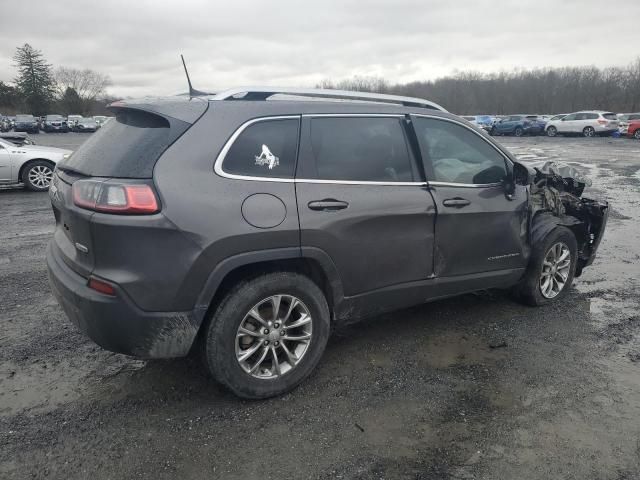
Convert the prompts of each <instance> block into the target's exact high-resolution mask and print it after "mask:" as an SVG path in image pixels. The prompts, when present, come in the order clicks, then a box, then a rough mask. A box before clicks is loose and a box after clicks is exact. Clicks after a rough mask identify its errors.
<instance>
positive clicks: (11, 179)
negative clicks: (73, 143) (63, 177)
mask: <svg viewBox="0 0 640 480" xmlns="http://www.w3.org/2000/svg"><path fill="white" fill-rule="evenodd" d="M71 153H73V152H72V151H71V150H64V149H62V148H53V147H45V146H42V145H22V146H20V147H19V146H17V145H14V144H13V143H10V142H7V141H5V140H1V139H0V185H12V184H19V183H24V185H25V187H27V188H28V189H29V190H33V191H36V192H41V191H44V190H47V189H48V188H49V184H50V183H51V179H52V178H53V170H54V168H55V166H56V163H58V162H59V161H61V160H63V159H65V158H68V157H69V156H70V155H71Z"/></svg>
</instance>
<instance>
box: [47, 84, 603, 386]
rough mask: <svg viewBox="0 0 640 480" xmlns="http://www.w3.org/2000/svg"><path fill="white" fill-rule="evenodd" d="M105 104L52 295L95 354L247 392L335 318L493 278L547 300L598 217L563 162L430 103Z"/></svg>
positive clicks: (55, 251)
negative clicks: (198, 359) (183, 364)
mask: <svg viewBox="0 0 640 480" xmlns="http://www.w3.org/2000/svg"><path fill="white" fill-rule="evenodd" d="M282 94H285V95H282ZM110 109H111V111H112V112H113V113H114V114H115V119H114V120H112V121H111V122H108V123H106V124H105V125H104V126H103V128H101V129H100V131H99V132H98V133H96V134H95V135H94V136H92V138H90V139H89V140H87V141H86V142H85V143H84V144H83V145H82V146H81V147H80V148H79V149H78V150H77V151H76V152H75V153H74V154H73V155H71V157H70V158H68V159H66V160H64V161H62V162H60V163H58V165H57V168H56V171H55V175H54V179H53V181H52V185H51V188H50V193H49V195H50V198H51V203H52V206H53V212H54V215H55V219H56V229H55V234H54V237H53V239H52V241H51V242H50V244H49V247H48V250H47V264H48V270H49V275H50V280H51V284H52V287H53V291H54V293H55V295H56V297H57V299H58V301H59V302H60V304H61V305H62V307H63V309H64V311H65V312H66V314H67V315H68V317H69V318H70V319H71V320H72V321H73V322H74V323H75V324H76V325H77V326H78V327H79V328H80V329H81V330H82V331H84V332H85V333H86V334H87V335H88V336H89V337H91V338H92V339H93V340H94V341H95V342H96V343H98V344H99V345H101V346H102V347H104V348H106V349H109V350H112V351H115V352H121V353H125V354H129V355H135V356H139V357H147V358H150V357H155V358H158V357H165V358H166V357H178V356H185V355H187V354H189V353H190V352H192V351H198V352H200V354H201V355H202V357H203V359H204V362H205V364H206V366H207V367H208V369H209V370H210V372H211V374H212V375H213V377H214V378H215V379H217V380H218V381H220V382H221V383H223V384H224V385H226V386H227V387H228V388H229V389H230V390H232V391H233V392H235V393H236V394H237V395H239V396H242V397H246V398H265V397H269V396H274V395H278V394H281V393H283V392H286V391H289V390H291V389H292V388H294V387H295V386H296V385H298V384H299V383H300V382H301V381H302V380H303V379H305V378H306V377H307V376H308V375H309V374H310V373H311V371H312V370H313V369H314V367H315V366H316V365H317V363H318V361H319V360H320V357H321V355H322V353H323V351H324V349H325V345H326V343H327V339H328V337H329V333H330V331H331V328H332V326H333V325H335V324H338V323H340V322H346V321H353V320H356V319H360V318H363V317H366V316H371V315H374V314H378V313H381V312H386V311H390V310H394V309H399V308H404V307H408V306H411V305H416V304H420V303H424V302H427V301H430V300H434V299H437V298H443V297H448V296H452V295H457V294H461V293H465V292H471V291H475V290H481V289H487V288H510V289H512V290H513V291H514V292H515V293H516V295H517V297H518V298H519V299H521V300H522V301H524V302H526V303H528V304H532V305H541V304H544V303H548V302H551V301H557V300H558V299H559V298H561V297H562V296H563V295H564V294H565V293H566V291H567V289H568V287H569V286H570V285H571V282H572V280H573V278H574V276H578V275H580V273H581V272H582V269H583V268H584V267H585V266H587V265H589V264H590V263H591V262H592V261H593V258H594V256H595V253H596V249H597V247H598V244H599V242H600V239H601V238H602V234H603V232H604V228H605V224H606V220H607V212H608V206H607V205H606V204H605V203H599V202H596V201H594V200H589V199H585V198H581V194H582V190H583V189H584V187H585V185H586V183H587V182H586V181H585V180H584V179H582V178H581V177H580V176H579V175H576V174H575V172H572V171H571V170H570V169H567V168H566V167H562V166H558V165H555V164H547V165H539V166H537V167H535V168H532V167H527V166H524V165H522V164H520V163H518V162H517V161H516V160H515V159H514V158H513V156H512V155H511V154H510V153H509V152H508V151H506V150H505V149H504V148H503V147H502V146H501V145H500V144H498V143H497V142H495V141H494V140H493V139H492V138H490V137H489V136H488V135H487V134H486V133H484V132H483V131H482V130H480V129H479V128H476V127H474V126H472V125H470V124H469V123H468V122H466V121H464V120H462V119H460V118H459V117H456V116H454V115H451V114H449V113H447V112H446V111H444V109H443V108H442V107H440V106H438V105H436V104H434V103H432V102H429V101H426V100H421V99H414V98H407V97H396V96H388V95H376V94H364V93H356V92H340V91H327V90H294V89H281V90H278V89H236V90H231V91H226V92H223V93H219V94H217V95H211V96H202V97H196V98H190V97H173V98H164V99H142V100H139V101H135V100H127V101H120V102H115V103H113V104H111V106H110Z"/></svg>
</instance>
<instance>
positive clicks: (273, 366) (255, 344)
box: [202, 272, 330, 399]
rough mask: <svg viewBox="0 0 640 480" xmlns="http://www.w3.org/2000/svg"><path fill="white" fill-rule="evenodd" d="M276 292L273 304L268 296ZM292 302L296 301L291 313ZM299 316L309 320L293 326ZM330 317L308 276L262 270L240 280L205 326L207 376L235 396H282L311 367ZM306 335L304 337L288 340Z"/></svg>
mask: <svg viewBox="0 0 640 480" xmlns="http://www.w3.org/2000/svg"><path fill="white" fill-rule="evenodd" d="M278 297H282V298H281V300H277V305H278V306H277V307H275V306H274V305H275V300H274V301H272V300H271V299H273V298H278ZM294 300H297V301H299V302H300V303H296V302H295V301H294ZM291 305H297V306H296V307H294V308H295V309H296V310H294V311H293V313H290V312H291V310H290V308H291ZM274 311H275V314H274ZM305 312H306V313H305ZM256 313H257V314H258V316H259V317H260V320H258V319H257V317H256V316H255V315H256ZM303 319H305V321H306V319H308V321H306V323H305V324H304V326H300V327H295V324H296V323H299V322H302V321H303ZM329 319H330V315H329V307H328V305H327V301H326V299H325V297H324V295H323V293H322V291H321V290H320V288H318V286H317V285H316V284H315V283H314V282H312V281H311V280H310V279H309V278H308V277H306V276H304V275H300V274H297V273H292V272H278V273H270V274H265V275H261V276H259V277H256V278H253V279H250V280H246V281H243V282H240V283H238V284H237V285H235V286H234V287H233V288H232V289H231V290H230V291H229V293H228V294H227V295H226V296H225V297H224V299H223V300H222V301H221V302H220V304H219V306H218V308H217V309H216V310H215V312H214V313H213V315H212V317H211V319H210V320H209V322H208V323H207V325H206V327H205V328H206V330H205V332H204V333H205V334H204V336H203V340H202V341H203V344H202V353H203V360H204V362H205V365H206V367H207V368H208V370H209V372H210V373H211V375H212V376H213V377H214V378H215V379H216V380H217V381H219V382H220V383H222V384H223V385H225V386H226V387H227V388H228V389H229V390H231V391H232V392H233V393H235V394H236V395H238V396H239V397H243V398H249V399H262V398H268V397H273V396H277V395H281V394H283V393H285V392H289V391H291V390H293V389H294V388H295V387H297V386H298V385H299V384H300V383H301V382H302V381H303V380H305V379H306V378H307V377H308V376H309V375H310V374H311V372H312V371H313V370H314V369H315V367H316V365H317V364H318V362H319V361H320V357H321V356H322V354H323V352H324V349H325V347H326V345H327V340H328V339H329V333H330V322H329ZM263 322H264V323H263ZM268 322H270V323H268ZM267 323H268V324H267ZM292 325H294V326H292ZM241 327H242V328H241ZM278 335H280V336H279V337H278ZM307 335H308V337H309V338H308V342H307V341H306V339H305V340H289V339H302V338H304V337H306V336H307ZM252 349H253V351H254V353H250V351H251V350H252ZM292 354H293V355H292ZM246 355H248V356H247V357H246V359H245V356H246ZM274 357H275V358H274Z"/></svg>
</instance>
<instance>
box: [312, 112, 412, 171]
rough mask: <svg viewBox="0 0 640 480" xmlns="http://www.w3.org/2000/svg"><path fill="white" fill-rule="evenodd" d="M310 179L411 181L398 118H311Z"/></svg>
mask: <svg viewBox="0 0 640 480" xmlns="http://www.w3.org/2000/svg"><path fill="white" fill-rule="evenodd" d="M311 150H312V154H313V155H312V156H313V160H314V162H313V163H314V165H312V168H311V172H309V173H307V174H308V175H311V178H319V179H325V180H351V181H373V182H411V181H413V180H414V175H413V172H412V165H411V158H410V157H409V149H408V147H407V142H406V140H405V135H404V131H403V129H402V124H401V123H400V119H398V118H360V117H351V118H314V119H312V120H311Z"/></svg>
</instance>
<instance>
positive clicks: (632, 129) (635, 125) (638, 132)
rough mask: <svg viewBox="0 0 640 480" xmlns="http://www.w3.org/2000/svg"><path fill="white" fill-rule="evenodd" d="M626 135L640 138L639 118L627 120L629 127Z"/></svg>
mask: <svg viewBox="0 0 640 480" xmlns="http://www.w3.org/2000/svg"><path fill="white" fill-rule="evenodd" d="M627 137H629V138H637V139H638V140H640V120H634V121H632V122H629V128H628V129H627Z"/></svg>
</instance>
